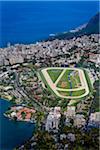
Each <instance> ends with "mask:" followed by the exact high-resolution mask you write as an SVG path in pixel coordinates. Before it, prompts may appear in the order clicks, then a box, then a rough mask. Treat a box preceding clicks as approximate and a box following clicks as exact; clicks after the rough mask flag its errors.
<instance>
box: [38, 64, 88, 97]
mask: <svg viewBox="0 0 100 150" xmlns="http://www.w3.org/2000/svg"><path fill="white" fill-rule="evenodd" d="M40 76H41V79H42V82H43V83H44V84H45V85H46V87H47V88H48V89H49V90H50V91H51V92H52V93H54V94H55V95H56V96H58V97H60V98H67V99H79V98H83V97H85V96H87V95H88V94H89V87H88V83H87V80H86V78H85V74H84V71H83V70H82V69H78V68H62V67H51V68H50V67H49V68H45V69H42V70H41V71H40Z"/></svg>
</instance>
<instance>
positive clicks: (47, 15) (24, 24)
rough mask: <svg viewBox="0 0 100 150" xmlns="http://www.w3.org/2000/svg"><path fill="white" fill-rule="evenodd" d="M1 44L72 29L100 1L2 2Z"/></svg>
mask: <svg viewBox="0 0 100 150" xmlns="http://www.w3.org/2000/svg"><path fill="white" fill-rule="evenodd" d="M0 6H1V7H0V12H1V13H0V14H1V15H0V20H1V24H0V26H1V27H0V37H1V39H0V47H4V46H6V45H7V43H8V42H10V43H11V44H14V43H33V42H35V41H37V40H41V39H45V38H47V37H48V35H49V34H52V33H58V32H63V31H68V30H70V29H73V28H75V27H77V26H79V25H82V24H84V23H86V22H88V20H89V19H90V18H91V17H92V16H93V15H95V14H96V13H97V12H98V10H99V8H98V2H97V1H95V2H92V1H84V2H82V1H77V2H72V1H70V2H68V1H65V2H52V1H51V2H50V1H49V2H34V1H33V2H32V1H31V2H28V1H27V2H21V1H20V2H18V1H15V2H14V1H11V2H7V1H5V2H0Z"/></svg>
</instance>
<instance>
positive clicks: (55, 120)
mask: <svg viewBox="0 0 100 150" xmlns="http://www.w3.org/2000/svg"><path fill="white" fill-rule="evenodd" d="M59 110H60V108H59V109H58V108H57V107H55V109H54V110H52V111H50V113H49V115H48V117H47V120H46V125H45V128H46V130H47V131H50V130H53V129H57V130H58V125H59V121H60V117H61V114H60V111H59Z"/></svg>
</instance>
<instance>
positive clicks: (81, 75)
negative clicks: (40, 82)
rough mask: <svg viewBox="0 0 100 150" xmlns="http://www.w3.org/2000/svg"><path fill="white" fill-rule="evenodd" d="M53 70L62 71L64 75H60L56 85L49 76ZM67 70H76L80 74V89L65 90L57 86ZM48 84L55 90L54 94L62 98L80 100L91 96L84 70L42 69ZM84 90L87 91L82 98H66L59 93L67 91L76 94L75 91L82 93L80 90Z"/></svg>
mask: <svg viewBox="0 0 100 150" xmlns="http://www.w3.org/2000/svg"><path fill="white" fill-rule="evenodd" d="M50 69H51V70H53V69H62V70H63V71H62V73H61V74H60V75H59V77H58V78H57V80H56V81H55V83H53V81H52V79H51V77H50V76H49V74H48V72H47V71H48V70H50ZM66 70H76V71H78V73H79V77H80V81H81V86H80V87H78V88H72V89H63V88H59V87H57V84H58V82H59V81H60V79H61V78H62V76H63V74H64V73H65V72H66ZM41 72H42V74H43V76H44V78H45V80H46V82H47V84H48V85H49V86H50V88H51V89H52V90H53V92H54V93H55V94H56V95H57V96H58V97H60V98H68V99H72V98H73V99H79V98H83V97H85V96H86V95H88V94H89V87H88V84H87V81H86V78H85V75H84V71H83V70H82V69H79V68H62V67H49V68H45V69H42V70H41ZM82 89H83V90H84V89H85V93H84V94H82V95H80V96H64V95H61V94H59V92H58V91H64V92H65V91H66V92H69V91H71V92H74V91H80V90H82Z"/></svg>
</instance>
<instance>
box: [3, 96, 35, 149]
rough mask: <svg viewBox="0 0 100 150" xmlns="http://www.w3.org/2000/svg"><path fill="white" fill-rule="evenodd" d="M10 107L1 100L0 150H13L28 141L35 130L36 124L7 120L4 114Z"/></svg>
mask: <svg viewBox="0 0 100 150" xmlns="http://www.w3.org/2000/svg"><path fill="white" fill-rule="evenodd" d="M9 107H11V103H10V102H8V101H6V100H3V99H0V150H13V149H14V148H15V147H16V146H18V145H21V144H23V143H24V142H25V141H26V140H28V139H29V138H30V137H31V136H32V133H33V132H34V130H35V125H34V124H31V123H27V122H16V121H12V120H9V119H8V118H6V117H5V116H4V115H3V113H4V112H5V111H6V110H7V109H8V108H9Z"/></svg>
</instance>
